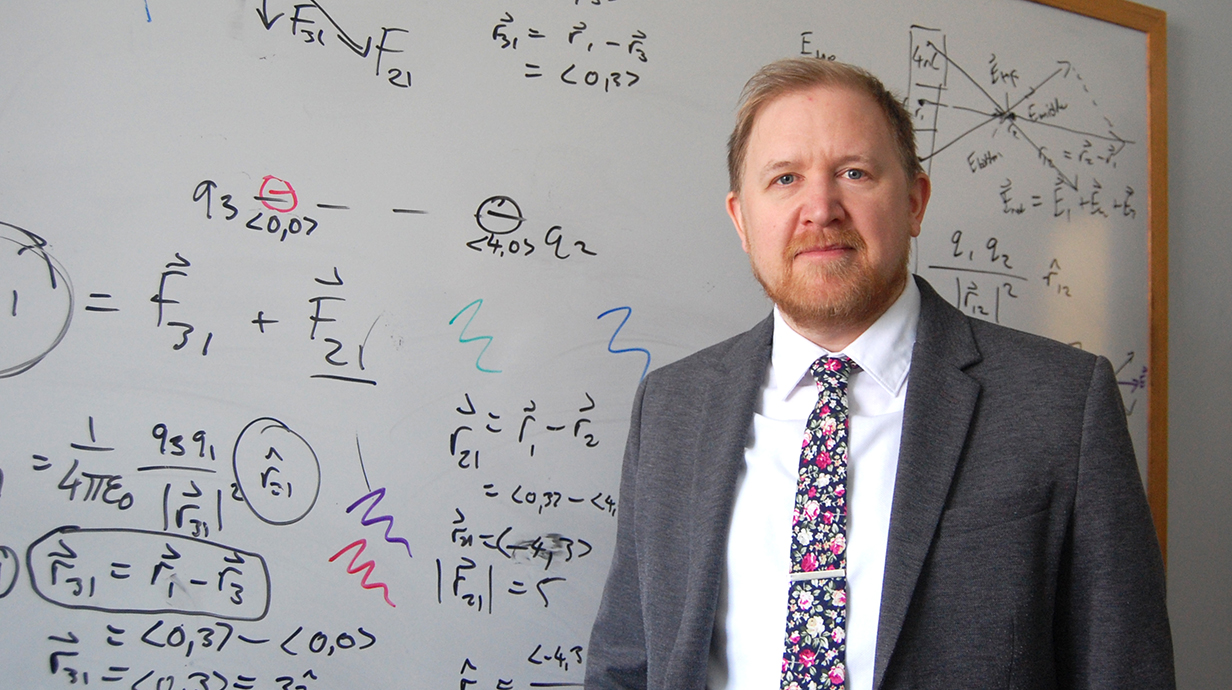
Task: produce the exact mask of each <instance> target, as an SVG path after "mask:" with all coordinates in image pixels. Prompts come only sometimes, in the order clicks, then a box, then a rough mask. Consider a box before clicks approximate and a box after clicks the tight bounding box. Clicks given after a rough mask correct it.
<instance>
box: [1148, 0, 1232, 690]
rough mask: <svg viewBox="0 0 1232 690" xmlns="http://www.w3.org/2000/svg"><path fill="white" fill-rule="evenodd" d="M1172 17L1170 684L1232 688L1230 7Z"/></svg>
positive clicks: (1217, 3) (1210, 3)
mask: <svg viewBox="0 0 1232 690" xmlns="http://www.w3.org/2000/svg"><path fill="white" fill-rule="evenodd" d="M1149 4H1152V5H1153V6H1155V7H1158V8H1159V9H1162V10H1164V11H1165V12H1167V13H1168V43H1169V55H1168V61H1169V63H1168V80H1169V85H1168V86H1169V94H1170V98H1169V127H1168V130H1169V131H1168V138H1169V166H1170V169H1171V174H1170V178H1171V179H1170V183H1171V199H1170V202H1171V235H1170V241H1169V245H1170V261H1171V267H1170V268H1171V281H1170V282H1171V299H1170V311H1171V324H1170V325H1171V328H1170V336H1171V353H1170V355H1171V356H1170V357H1169V360H1170V378H1171V385H1170V390H1169V395H1170V402H1171V409H1170V419H1171V423H1170V429H1169V436H1170V440H1169V460H1168V463H1169V481H1168V494H1169V495H1168V504H1169V505H1168V592H1169V597H1168V604H1169V610H1170V612H1171V615H1172V634H1173V640H1174V642H1175V645H1176V661H1177V686H1178V687H1180V688H1227V687H1229V686H1230V685H1232V415H1230V414H1229V410H1230V409H1232V389H1230V387H1229V384H1232V307H1230V306H1229V296H1230V295H1232V241H1230V240H1229V237H1228V229H1229V225H1232V220H1230V214H1229V211H1230V206H1229V203H1228V200H1229V194H1230V193H1232V167H1230V161H1232V137H1230V136H1229V132H1228V129H1227V127H1228V124H1229V122H1230V119H1232V118H1229V108H1232V71H1230V67H1232V7H1229V5H1228V3H1227V1H1226V0H1189V1H1186V0H1149Z"/></svg>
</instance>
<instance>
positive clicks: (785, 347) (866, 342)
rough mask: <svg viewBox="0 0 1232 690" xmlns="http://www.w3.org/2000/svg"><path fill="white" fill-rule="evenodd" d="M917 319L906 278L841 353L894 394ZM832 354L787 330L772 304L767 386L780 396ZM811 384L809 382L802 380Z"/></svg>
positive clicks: (916, 296)
mask: <svg viewBox="0 0 1232 690" xmlns="http://www.w3.org/2000/svg"><path fill="white" fill-rule="evenodd" d="M919 320H920V289H919V288H918V287H916V284H915V281H914V280H912V279H911V277H910V276H908V279H907V286H906V287H905V288H904V289H903V292H902V294H901V295H899V296H898V299H897V300H895V301H894V304H892V305H890V308H889V309H887V310H886V311H885V313H884V314H882V315H881V316H880V318H878V319H877V320H876V321H875V322H873V325H871V326H869V327H868V329H867V330H865V331H864V332H863V333H861V334H860V336H859V337H857V338H856V339H855V340H854V341H852V343H851V344H850V345H848V346H847V347H845V348H843V350H842V352H841V354H845V355H847V356H848V357H849V358H851V360H852V361H853V362H855V363H856V364H859V365H860V370H861V371H863V372H866V373H867V374H868V375H869V376H870V377H871V378H872V379H873V380H874V381H876V382H877V383H878V385H880V386H881V387H882V388H884V389H885V390H886V392H888V393H890V394H891V395H897V394H898V392H899V391H900V390H902V387H903V384H905V383H906V381H907V372H908V371H909V370H910V369H911V349H912V347H914V346H915V334H916V326H917V325H918V324H919ZM827 354H840V353H832V352H830V351H829V350H826V349H825V348H823V347H821V346H820V345H817V344H816V343H814V342H813V341H811V340H809V339H808V338H805V337H804V336H802V335H800V334H799V333H797V332H795V331H794V330H792V328H791V326H789V325H787V322H786V321H785V320H784V319H783V315H782V314H780V313H779V308H778V307H777V306H776V307H775V308H774V346H773V349H772V352H771V355H770V374H769V376H768V377H767V384H768V388H769V389H770V390H772V391H774V394H775V395H781V396H782V399H784V400H785V399H786V398H787V396H789V395H791V393H792V391H794V390H795V389H796V387H797V386H798V385H800V382H801V381H802V380H804V378H805V377H806V376H808V372H809V367H811V366H812V365H813V362H814V361H816V360H817V358H818V357H821V356H822V355H827ZM808 383H809V384H811V383H812V382H811V381H808Z"/></svg>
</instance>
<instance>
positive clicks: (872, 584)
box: [586, 59, 1174, 690]
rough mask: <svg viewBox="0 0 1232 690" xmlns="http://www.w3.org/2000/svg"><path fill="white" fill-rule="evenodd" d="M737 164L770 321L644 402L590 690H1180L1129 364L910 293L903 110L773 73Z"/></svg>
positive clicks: (862, 86)
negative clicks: (1125, 373) (1120, 365)
mask: <svg viewBox="0 0 1232 690" xmlns="http://www.w3.org/2000/svg"><path fill="white" fill-rule="evenodd" d="M728 166H729V173H730V176H731V193H730V194H729V195H728V197H727V209H728V212H729V214H730V215H731V218H732V222H733V223H734V224H735V226H736V231H737V233H738V234H739V236H740V242H741V245H742V246H743V248H744V250H745V251H746V252H747V253H748V255H749V258H750V262H751V264H752V267H753V273H754V275H755V276H756V277H757V279H758V280H759V281H760V282H761V284H762V286H763V287H764V288H765V291H766V294H767V295H768V296H769V297H770V298H771V300H772V301H773V302H774V304H775V308H774V313H773V314H772V315H771V316H770V317H769V318H767V319H766V320H765V321H763V322H762V323H760V324H758V325H757V326H756V327H754V328H753V329H752V330H750V331H748V332H747V333H744V334H742V335H739V336H737V337H735V338H732V339H730V340H728V341H726V342H723V343H720V344H718V345H716V346H713V347H711V348H708V349H706V350H703V351H701V352H699V353H697V354H695V355H693V356H691V357H688V358H686V359H684V360H681V361H679V362H676V363H674V364H672V365H670V366H667V367H664V368H663V369H660V370H658V371H656V372H654V373H652V374H651V375H650V376H648V377H647V378H646V380H645V382H644V384H643V386H642V387H641V389H640V390H639V391H638V395H637V399H636V401H635V403H634V409H633V416H632V426H631V428H630V431H629V439H628V445H627V447H626V451H625V464H624V474H623V479H622V481H621V510H620V515H619V520H618V522H619V527H618V536H617V544H616V552H615V555H614V557H613V561H612V569H611V572H610V574H609V577H608V582H607V587H606V589H605V591H604V595H603V601H602V603H601V605H600V609H599V615H598V618H597V620H596V621H595V627H594V631H593V632H592V636H591V641H590V651H589V654H590V656H589V660H588V662H587V677H586V687H588V688H645V687H649V688H664V689H669V690H682V689H685V688H702V687H705V686H710V687H712V688H723V687H725V688H741V689H744V688H774V687H784V688H793V689H794V688H827V687H852V688H857V689H861V690H862V689H867V688H879V689H880V688H884V689H889V688H933V687H937V688H941V687H944V688H1031V689H1037V688H1130V687H1132V688H1158V687H1172V686H1173V684H1174V681H1173V671H1172V650H1171V638H1170V632H1169V627H1168V621H1167V612H1166V609H1165V603H1164V583H1163V565H1162V562H1161V558H1160V554H1159V548H1158V544H1157V543H1156V540H1155V537H1154V531H1153V529H1152V525H1151V518H1150V513H1149V511H1148V509H1147V505H1146V501H1145V497H1144V495H1143V491H1142V485H1141V482H1140V481H1139V478H1138V472H1137V465H1136V463H1135V460H1134V456H1133V448H1132V445H1131V443H1130V440H1129V435H1128V432H1127V430H1126V426H1125V416H1124V410H1123V407H1122V403H1121V399H1120V394H1119V392H1118V389H1117V384H1116V381H1115V379H1114V377H1113V372H1112V369H1111V366H1110V365H1109V363H1108V361H1107V360H1105V359H1103V358H1100V357H1095V356H1093V355H1090V354H1087V353H1084V352H1081V351H1079V350H1076V349H1074V348H1070V347H1067V346H1064V345H1061V344H1059V343H1055V342H1052V341H1049V340H1046V339H1043V338H1039V337H1036V336H1032V335H1028V334H1025V333H1021V332H1017V331H1013V330H1009V329H1006V328H1002V327H999V326H995V325H992V324H989V323H986V322H983V321H978V320H974V319H970V318H967V317H966V316H964V315H962V314H961V313H960V312H959V311H957V310H956V309H954V308H953V307H951V306H950V305H949V304H947V303H946V302H945V301H944V300H943V299H941V298H940V297H939V296H938V295H937V294H936V293H935V292H934V291H933V290H932V288H931V287H929V285H928V284H927V283H926V282H925V281H924V280H922V279H920V278H918V277H916V278H915V279H914V280H913V279H912V278H911V276H909V274H908V268H907V265H908V264H907V262H908V255H909V250H910V241H911V238H912V237H915V236H916V235H918V234H919V232H920V225H921V221H922V220H923V218H924V211H925V208H926V207H927V205H928V199H929V195H930V192H931V187H930V182H929V179H928V177H927V176H926V175H925V174H924V172H923V171H922V169H921V167H920V164H919V160H918V158H917V157H916V154H915V141H914V133H913V131H912V127H911V122H910V119H909V117H908V115H907V113H906V111H905V110H904V109H903V107H902V105H901V104H900V103H899V102H898V101H897V100H896V99H894V98H893V97H892V96H891V94H889V93H888V92H887V91H886V89H885V87H884V86H882V85H881V83H880V82H879V81H877V79H876V78H875V77H873V76H871V75H869V74H867V73H865V72H863V71H862V70H859V69H858V68H854V67H850V66H847V65H842V64H838V63H832V62H827V61H823V60H813V59H803V60H802V59H796V60H785V61H780V62H777V63H774V64H771V65H769V66H767V67H765V68H763V69H762V70H761V71H760V72H759V73H758V74H757V75H755V76H754V77H753V79H751V80H750V82H749V84H747V85H746V87H745V91H744V94H743V97H742V104H741V107H740V111H739V114H738V123H737V126H736V129H735V131H734V132H733V134H732V137H731V140H730V141H729V150H728ZM814 378H816V381H814ZM819 391H820V393H819ZM802 438H803V439H804V443H803V451H802V449H801V445H802V444H801V439H802ZM819 559H820V560H819Z"/></svg>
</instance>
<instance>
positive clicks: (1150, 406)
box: [1031, 0, 1168, 563]
mask: <svg viewBox="0 0 1232 690" xmlns="http://www.w3.org/2000/svg"><path fill="white" fill-rule="evenodd" d="M1031 2H1036V3H1039V4H1041V5H1048V6H1050V7H1055V8H1057V9H1062V10H1067V11H1069V12H1074V13H1076V14H1081V15H1084V16H1087V17H1091V18H1093V19H1099V20H1102V21H1105V22H1110V23H1112V24H1117V25H1120V26H1124V27H1126V28H1129V29H1135V30H1137V31H1141V32H1143V33H1145V34H1146V103H1147V105H1146V107H1147V116H1146V123H1147V177H1148V190H1147V292H1148V294H1147V321H1148V325H1147V328H1148V336H1147V342H1148V352H1147V383H1146V390H1147V432H1146V433H1147V442H1146V447H1147V464H1146V493H1147V501H1148V502H1149V503H1150V505H1151V515H1152V516H1153V517H1154V519H1155V533H1156V535H1157V536H1158V537H1159V547H1160V549H1161V550H1162V551H1163V554H1164V562H1165V563H1167V557H1168V15H1167V14H1166V13H1165V12H1163V11H1162V10H1157V9H1154V8H1152V7H1147V6H1145V5H1139V4H1138V3H1135V2H1129V0H1031Z"/></svg>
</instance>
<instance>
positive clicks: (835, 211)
mask: <svg viewBox="0 0 1232 690" xmlns="http://www.w3.org/2000/svg"><path fill="white" fill-rule="evenodd" d="M801 203H802V204H803V207H802V208H801V210H800V211H801V212H800V220H801V222H804V223H810V224H814V225H817V226H819V227H826V226H828V225H831V224H833V223H835V222H838V221H841V220H843V219H844V218H846V216H847V210H846V209H845V208H844V206H843V198H842V189H841V187H840V186H839V184H838V182H837V181H836V180H834V179H821V180H817V179H814V180H810V183H809V184H808V185H807V186H806V189H805V191H804V195H803V198H802V201H801Z"/></svg>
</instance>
